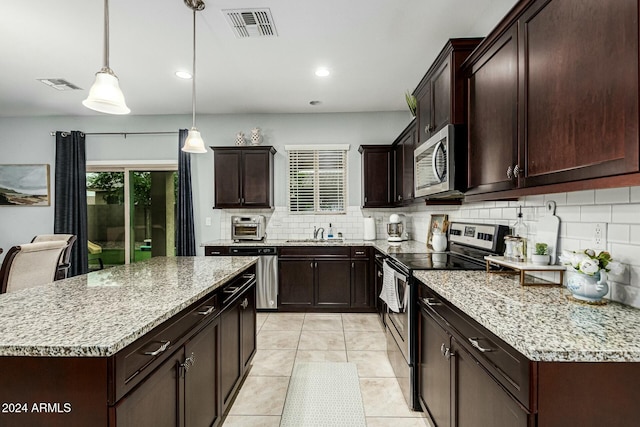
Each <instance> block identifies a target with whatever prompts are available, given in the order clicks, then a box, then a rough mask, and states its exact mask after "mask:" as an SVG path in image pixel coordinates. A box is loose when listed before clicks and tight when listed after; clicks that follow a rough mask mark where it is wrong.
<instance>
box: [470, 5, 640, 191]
mask: <svg viewBox="0 0 640 427" xmlns="http://www.w3.org/2000/svg"><path fill="white" fill-rule="evenodd" d="M464 68H465V72H466V75H467V83H468V84H467V87H468V100H469V105H468V121H469V128H468V130H469V133H468V140H469V181H468V182H469V191H468V192H467V195H474V194H478V195H480V194H483V193H493V194H492V195H491V196H490V197H487V198H496V196H505V197H517V196H519V195H523V194H535V193H543V192H544V193H546V192H557V191H572V190H580V189H584V188H602V187H614V186H627V185H637V184H638V183H639V182H640V175H638V174H637V172H638V171H640V168H639V150H638V147H639V139H638V138H639V130H638V71H639V63H638V1H637V0H619V1H615V2H602V1H599V0H584V1H580V2H578V1H563V0H535V1H533V0H531V1H522V2H520V3H519V4H518V5H516V7H515V8H514V9H513V10H512V11H511V12H510V14H509V16H507V17H506V18H505V20H503V21H502V22H501V23H500V24H499V25H498V27H497V28H496V29H495V30H494V31H493V32H492V33H491V34H490V35H489V36H487V38H486V39H485V41H484V42H483V43H482V44H481V45H480V47H479V48H478V49H477V50H476V51H475V52H474V53H473V55H472V56H471V57H470V58H469V59H468V61H467V62H466V63H465V65H464ZM624 174H633V175H626V176H625V175H624ZM485 196H486V195H485ZM477 198H478V199H480V198H485V197H484V196H478V197H477ZM472 199H473V197H472Z"/></svg>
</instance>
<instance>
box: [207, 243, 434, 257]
mask: <svg viewBox="0 0 640 427" xmlns="http://www.w3.org/2000/svg"><path fill="white" fill-rule="evenodd" d="M200 246H201V247H205V246H373V247H375V248H376V249H378V250H379V251H380V252H383V253H385V254H386V255H393V254H397V253H426V252H430V250H429V249H427V245H426V243H422V242H418V241H415V240H407V241H404V242H399V243H393V244H392V243H389V242H388V241H387V240H386V239H379V240H338V239H335V240H319V241H313V240H310V239H309V240H305V239H292V240H271V239H269V240H265V241H242V242H237V243H236V242H234V241H233V240H213V241H210V242H204V243H202V244H201V245H200Z"/></svg>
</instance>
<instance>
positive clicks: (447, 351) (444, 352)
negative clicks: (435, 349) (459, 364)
mask: <svg viewBox="0 0 640 427" xmlns="http://www.w3.org/2000/svg"><path fill="white" fill-rule="evenodd" d="M440 353H442V356H444V358H445V359H447V360H449V359H451V357H452V356H455V354H454V352H453V351H451V349H450V348H449V347H447V346H445V345H444V343H442V345H441V346H440Z"/></svg>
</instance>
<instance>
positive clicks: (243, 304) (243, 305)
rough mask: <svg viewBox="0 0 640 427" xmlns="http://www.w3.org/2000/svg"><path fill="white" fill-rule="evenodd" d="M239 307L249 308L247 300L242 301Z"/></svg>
mask: <svg viewBox="0 0 640 427" xmlns="http://www.w3.org/2000/svg"><path fill="white" fill-rule="evenodd" d="M240 306H241V307H242V309H243V310H244V309H246V308H247V307H248V306H249V300H248V299H247V298H245V299H244V301H242V304H240Z"/></svg>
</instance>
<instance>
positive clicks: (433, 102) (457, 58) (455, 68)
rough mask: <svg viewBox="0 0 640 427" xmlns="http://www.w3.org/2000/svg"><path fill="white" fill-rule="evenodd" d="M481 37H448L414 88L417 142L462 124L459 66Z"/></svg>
mask: <svg viewBox="0 0 640 427" xmlns="http://www.w3.org/2000/svg"><path fill="white" fill-rule="evenodd" d="M481 40H482V39H479V38H470V39H451V40H449V41H448V42H447V44H446V45H445V47H444V48H443V49H442V51H441V52H440V54H439V55H438V57H437V58H436V60H435V62H434V63H433V65H432V66H431V68H429V70H428V71H427V73H426V74H425V76H424V77H423V78H422V80H421V81H420V83H419V84H418V87H417V88H416V90H415V91H414V95H415V96H416V98H417V100H418V112H417V118H418V123H417V129H418V130H419V131H418V133H417V138H418V140H417V141H416V143H417V144H421V143H423V142H425V141H426V140H427V139H429V137H430V136H431V135H433V134H435V133H436V132H438V131H439V130H440V129H442V128H443V127H444V126H445V125H447V124H464V123H465V116H466V110H465V93H466V92H465V79H464V76H463V75H462V73H461V72H460V65H461V64H462V63H463V62H464V60H465V59H466V58H467V57H468V56H469V54H470V53H471V51H472V50H473V49H474V48H475V47H476V46H477V45H478V43H480V41H481Z"/></svg>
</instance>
